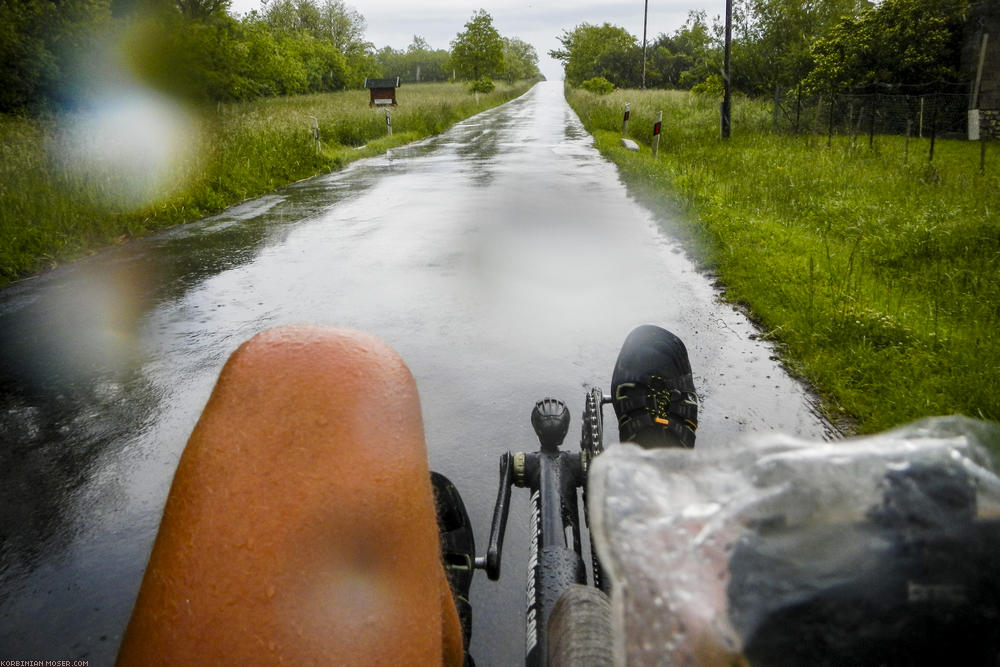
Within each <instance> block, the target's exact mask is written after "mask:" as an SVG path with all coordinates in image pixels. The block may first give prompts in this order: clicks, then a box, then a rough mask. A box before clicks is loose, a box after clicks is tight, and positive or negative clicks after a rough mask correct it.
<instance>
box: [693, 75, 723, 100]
mask: <svg viewBox="0 0 1000 667" xmlns="http://www.w3.org/2000/svg"><path fill="white" fill-rule="evenodd" d="M691 92H692V93H694V94H695V95H704V96H706V97H722V94H723V93H724V92H725V89H724V88H723V85H722V77H721V76H719V75H718V74H711V75H709V77H708V78H707V79H705V80H704V81H702V82H701V83H699V84H697V85H695V86H694V87H692V88H691Z"/></svg>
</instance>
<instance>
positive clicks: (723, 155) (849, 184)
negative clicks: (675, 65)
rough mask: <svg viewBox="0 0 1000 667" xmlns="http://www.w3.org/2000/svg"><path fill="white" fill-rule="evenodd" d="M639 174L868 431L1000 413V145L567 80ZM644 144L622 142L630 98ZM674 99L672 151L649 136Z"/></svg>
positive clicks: (591, 123) (667, 123)
mask: <svg viewBox="0 0 1000 667" xmlns="http://www.w3.org/2000/svg"><path fill="white" fill-rule="evenodd" d="M567 95H568V98H569V100H570V103H571V104H572V105H573V107H574V108H575V109H576V110H577V113H578V114H579V115H580V117H581V119H582V120H583V122H584V124H585V126H586V127H587V129H588V130H589V131H590V132H591V133H593V134H594V136H595V139H596V142H597V145H598V147H599V148H600V150H601V151H602V152H603V153H604V154H605V155H607V156H608V157H609V158H611V159H612V160H614V161H615V162H616V163H618V165H619V167H620V170H621V173H622V176H623V178H624V179H625V181H626V182H627V183H628V184H629V187H630V188H631V189H632V190H633V191H634V192H635V193H636V195H637V196H639V197H640V198H641V199H643V200H644V201H646V202H647V203H648V204H650V205H651V206H653V207H654V208H659V209H661V210H664V211H667V212H669V213H670V215H669V216H668V217H670V218H672V219H676V220H677V221H678V225H679V228H678V230H677V231H678V233H679V234H680V235H681V236H682V237H684V238H686V240H687V241H688V242H689V243H690V244H691V247H692V248H694V254H695V255H696V256H698V257H700V258H701V259H702V260H703V262H704V264H705V266H706V268H708V269H709V270H711V271H713V272H715V273H717V275H718V276H719V279H720V281H721V282H722V284H723V285H724V288H725V290H726V296H727V298H728V299H730V300H731V301H733V302H736V303H739V304H743V305H745V306H746V307H747V309H748V310H749V311H750V313H751V314H752V316H753V317H754V318H755V319H756V320H757V321H758V322H759V323H760V325H761V326H762V328H763V329H764V331H765V332H766V334H765V335H766V336H767V337H768V338H770V339H772V340H774V341H776V342H778V343H779V344H780V346H781V348H782V350H783V355H784V357H785V360H786V363H787V364H788V365H789V367H790V368H791V369H792V370H793V371H794V372H796V373H798V374H800V375H801V376H802V377H804V378H805V379H807V380H808V381H809V382H810V383H811V384H812V385H813V386H814V387H815V388H816V389H817V390H818V391H819V392H820V393H821V394H822V396H823V397H824V398H825V399H826V401H825V403H826V406H827V409H828V411H829V413H830V416H831V417H832V418H834V419H836V420H838V421H841V422H842V423H846V424H848V425H849V427H850V428H852V429H856V430H858V431H860V432H873V431H878V430H882V429H885V428H887V427H891V426H894V425H898V424H901V423H905V422H908V421H911V420H913V419H915V418H919V417H923V416H928V415H940V414H953V413H960V414H965V415H968V416H972V417H978V418H985V419H992V420H996V419H1000V372H998V371H1000V336H998V329H1000V145H998V144H997V143H996V142H993V143H992V144H990V145H989V147H988V148H989V152H988V154H987V162H986V167H985V171H984V173H981V172H980V146H979V144H977V143H970V142H964V141H942V140H938V141H937V142H936V147H935V155H934V161H933V162H929V161H928V147H929V142H928V141H927V140H914V139H911V140H910V142H909V146H908V154H907V145H906V140H905V138H903V137H888V136H878V137H876V138H875V144H874V147H873V148H871V149H870V148H869V145H868V138H867V137H866V136H864V137H859V138H857V139H856V140H855V139H854V138H852V137H834V138H833V141H832V143H831V144H830V145H829V146H828V145H827V137H826V136H787V135H780V134H776V133H774V132H772V131H771V129H770V119H771V116H770V108H769V107H768V106H767V105H766V104H758V103H755V102H753V101H749V100H737V101H736V103H735V106H734V115H733V136H732V139H730V140H729V141H723V140H721V139H720V138H719V130H718V128H719V112H718V103H717V101H716V100H706V99H702V98H698V97H696V96H693V95H691V94H688V93H680V92H666V91H618V92H616V93H614V94H612V95H608V96H604V97H598V96H595V95H592V94H590V93H587V92H585V91H579V90H571V91H568V93H567ZM626 101H627V102H631V104H632V114H631V120H630V128H629V129H630V134H632V135H633V138H634V139H636V140H637V141H639V142H641V143H642V144H643V146H642V149H643V150H642V151H641V153H633V152H629V151H627V150H625V149H623V148H621V147H620V145H619V144H620V142H619V139H620V133H621V121H622V111H623V109H624V106H625V102H626ZM660 110H662V111H664V122H663V131H662V135H661V140H660V141H661V143H660V147H659V155H658V158H657V159H656V160H655V161H654V160H653V158H652V156H651V151H650V145H649V144H650V139H651V136H650V134H651V128H652V126H653V121H654V117H655V113H656V112H657V111H660Z"/></svg>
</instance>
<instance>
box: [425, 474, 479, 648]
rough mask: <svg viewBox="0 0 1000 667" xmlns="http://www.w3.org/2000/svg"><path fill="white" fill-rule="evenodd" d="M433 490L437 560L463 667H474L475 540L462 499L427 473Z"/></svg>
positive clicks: (444, 480) (446, 483)
mask: <svg viewBox="0 0 1000 667" xmlns="http://www.w3.org/2000/svg"><path fill="white" fill-rule="evenodd" d="M431 485H432V486H433V487H434V506H435V509H436V510H437V522H438V534H439V535H440V537H441V561H442V563H443V564H444V571H445V574H446V575H447V577H448V584H449V585H450V586H451V595H452V597H453V598H454V600H455V608H456V609H457V610H458V618H459V621H461V624H462V642H463V647H464V648H463V650H464V652H465V665H466V667H474V665H475V662H474V661H473V660H472V656H471V655H469V642H470V641H471V640H472V605H471V604H469V589H470V588H471V586H472V573H473V567H474V563H475V559H476V539H475V536H474V535H473V532H472V524H471V523H469V514H468V512H466V511H465V503H463V502H462V496H460V495H459V493H458V489H456V488H455V485H454V484H452V483H451V481H450V480H449V479H448V478H447V477H445V476H444V475H442V474H441V473H438V472H431Z"/></svg>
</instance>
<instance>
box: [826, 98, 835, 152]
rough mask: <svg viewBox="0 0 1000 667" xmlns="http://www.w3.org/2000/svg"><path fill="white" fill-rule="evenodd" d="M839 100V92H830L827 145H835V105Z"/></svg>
mask: <svg viewBox="0 0 1000 667" xmlns="http://www.w3.org/2000/svg"><path fill="white" fill-rule="evenodd" d="M836 102H837V94H836V93H830V127H829V129H828V130H827V135H826V147H827V148H829V147H830V146H832V145H833V105H834V104H835V103H836Z"/></svg>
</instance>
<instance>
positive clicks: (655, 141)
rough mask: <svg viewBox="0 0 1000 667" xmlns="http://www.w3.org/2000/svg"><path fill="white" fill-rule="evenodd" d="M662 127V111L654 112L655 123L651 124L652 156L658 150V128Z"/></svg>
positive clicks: (654, 155) (654, 156)
mask: <svg viewBox="0 0 1000 667" xmlns="http://www.w3.org/2000/svg"><path fill="white" fill-rule="evenodd" d="M662 127H663V112H662V111H661V112H660V113H658V114H656V125H654V126H653V158H656V154H657V153H659V152H660V129H661V128H662Z"/></svg>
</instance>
